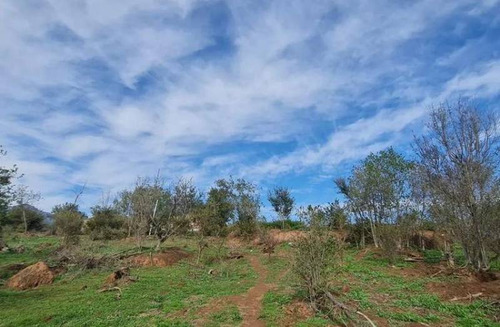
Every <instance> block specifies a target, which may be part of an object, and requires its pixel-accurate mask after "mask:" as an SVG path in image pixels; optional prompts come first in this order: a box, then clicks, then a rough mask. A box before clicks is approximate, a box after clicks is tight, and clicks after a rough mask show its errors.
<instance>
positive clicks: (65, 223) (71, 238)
mask: <svg viewBox="0 0 500 327" xmlns="http://www.w3.org/2000/svg"><path fill="white" fill-rule="evenodd" d="M52 213H53V215H54V224H55V227H56V232H57V234H58V235H61V236H62V237H63V240H62V243H63V245H64V246H69V245H75V244H78V243H79V241H80V234H81V232H82V226H83V222H84V217H85V215H84V214H83V213H82V212H80V211H79V210H78V206H77V205H75V204H71V203H66V204H63V205H59V206H56V207H54V209H53V210H52Z"/></svg>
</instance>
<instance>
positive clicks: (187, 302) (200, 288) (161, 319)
mask: <svg viewBox="0 0 500 327" xmlns="http://www.w3.org/2000/svg"><path fill="white" fill-rule="evenodd" d="M50 240H52V238H48V239H39V240H38V241H39V242H32V241H31V238H30V239H27V242H26V243H23V244H26V247H27V248H35V247H36V243H40V242H41V243H43V241H45V242H48V241H50ZM182 242H184V241H182ZM182 242H181V243H182ZM124 247H126V246H117V247H113V246H109V248H108V249H107V250H108V251H110V250H111V251H114V252H119V251H121V250H122V249H123V248H124ZM187 248H188V249H189V246H187ZM111 251H110V252H111ZM12 256H15V257H16V258H17V259H14V258H12ZM19 258H22V259H23V260H22V261H25V262H34V261H37V260H39V259H42V256H39V255H38V254H37V253H35V252H33V251H31V250H30V251H26V252H25V253H23V256H21V255H18V254H0V264H1V265H2V266H3V265H5V263H11V262H16V260H18V259H19ZM209 269H214V270H216V271H217V274H208V273H207V272H208V270H209ZM110 272H111V270H108V271H105V270H104V271H103V270H88V271H86V272H85V273H83V274H80V275H77V276H76V277H75V278H64V276H62V277H61V278H59V279H58V280H56V281H55V282H54V284H53V285H48V286H42V287H39V288H37V289H33V290H27V291H13V290H8V289H6V288H0V326H37V325H44V326H45V325H47V326H56V325H58V326H59V325H61V324H64V325H65V326H156V325H164V326H184V325H189V324H186V323H189V320H192V319H195V318H192V317H195V316H196V313H197V309H199V308H200V307H201V306H202V305H204V304H205V303H207V302H208V301H209V300H210V299H211V298H214V297H221V296H226V295H235V294H240V293H243V292H245V291H247V290H248V289H249V288H250V287H251V286H252V285H253V284H254V283H255V280H256V277H257V276H256V274H255V272H254V271H253V270H252V269H251V266H250V265H249V263H248V262H247V260H245V259H242V260H234V261H232V262H231V264H228V263H227V262H224V261H222V262H213V263H212V264H210V265H207V266H203V267H197V266H194V265H192V264H191V263H189V262H180V263H178V264H176V265H173V266H170V267H164V268H156V267H148V268H137V269H132V271H131V274H132V275H133V276H136V277H138V281H136V282H134V283H131V284H129V285H127V286H124V287H122V296H121V299H119V300H117V299H116V292H105V293H98V292H97V290H98V289H99V288H100V287H101V285H102V283H103V281H104V280H105V278H106V276H107V275H108V274H109V273H110ZM183 310H184V311H186V314H185V315H184V316H182V317H176V313H178V312H181V311H183ZM20 313H22V314H20ZM230 316H231V317H233V318H234V319H233V318H231V317H229V318H231V319H233V320H234V321H236V318H235V315H234V314H232V315H230ZM229 318H228V317H226V316H223V317H219V318H217V317H216V318H214V319H216V321H217V319H219V320H220V319H229ZM233 320H232V321H233ZM228 321H229V320H228ZM230 325H232V323H230Z"/></svg>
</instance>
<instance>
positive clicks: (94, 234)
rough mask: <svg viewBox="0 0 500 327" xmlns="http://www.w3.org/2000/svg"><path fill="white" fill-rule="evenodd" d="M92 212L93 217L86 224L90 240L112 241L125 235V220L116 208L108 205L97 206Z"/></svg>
mask: <svg viewBox="0 0 500 327" xmlns="http://www.w3.org/2000/svg"><path fill="white" fill-rule="evenodd" d="M90 210H91V212H92V217H91V218H90V219H89V220H88V221H87V224H86V229H87V231H88V232H89V235H90V239H92V240H99V239H101V240H110V239H115V238H120V237H121V236H122V235H123V234H124V231H123V225H124V220H123V218H122V217H121V216H120V214H119V212H118V210H117V209H116V208H114V207H112V206H108V205H96V206H94V207H92V208H91V209H90Z"/></svg>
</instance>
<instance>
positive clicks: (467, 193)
mask: <svg viewBox="0 0 500 327" xmlns="http://www.w3.org/2000/svg"><path fill="white" fill-rule="evenodd" d="M427 127H428V130H429V133H428V134H426V135H424V136H422V137H420V138H417V139H416V142H415V150H416V154H417V157H418V166H419V168H420V171H421V172H422V173H421V175H420V178H421V179H422V181H423V183H424V185H425V187H426V188H427V190H428V191H429V193H430V201H431V208H430V211H431V216H432V217H433V218H434V219H435V221H436V222H437V223H438V224H440V225H442V226H445V227H446V228H447V229H448V230H449V232H450V234H451V235H453V236H455V237H456V238H457V240H458V241H459V242H460V244H461V245H462V248H463V250H464V253H465V256H466V259H467V263H468V264H470V265H471V266H472V267H474V268H475V269H477V270H487V269H489V268H490V257H489V252H490V251H492V248H491V245H490V244H492V243H497V242H499V241H500V237H499V236H498V235H499V234H500V233H499V231H500V218H499V216H498V211H497V209H496V207H497V205H498V202H499V201H500V177H499V168H498V167H499V163H500V137H499V134H498V129H497V128H498V119H497V117H495V116H494V115H493V114H492V113H488V112H481V111H479V110H478V109H477V108H475V107H474V105H473V104H472V103H470V102H469V101H466V100H463V99H460V100H458V101H457V102H456V103H454V104H453V105H450V104H442V105H440V106H438V107H437V108H433V110H432V112H431V115H430V120H429V122H428V124H427Z"/></svg>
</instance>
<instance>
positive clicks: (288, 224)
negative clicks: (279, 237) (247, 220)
mask: <svg viewBox="0 0 500 327" xmlns="http://www.w3.org/2000/svg"><path fill="white" fill-rule="evenodd" d="M282 224H283V223H282V222H281V221H278V220H275V221H269V222H263V223H262V227H265V228H273V229H280V228H281V227H282ZM284 224H285V229H289V230H302V229H305V227H306V226H304V223H303V222H301V221H298V220H285V222H284Z"/></svg>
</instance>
